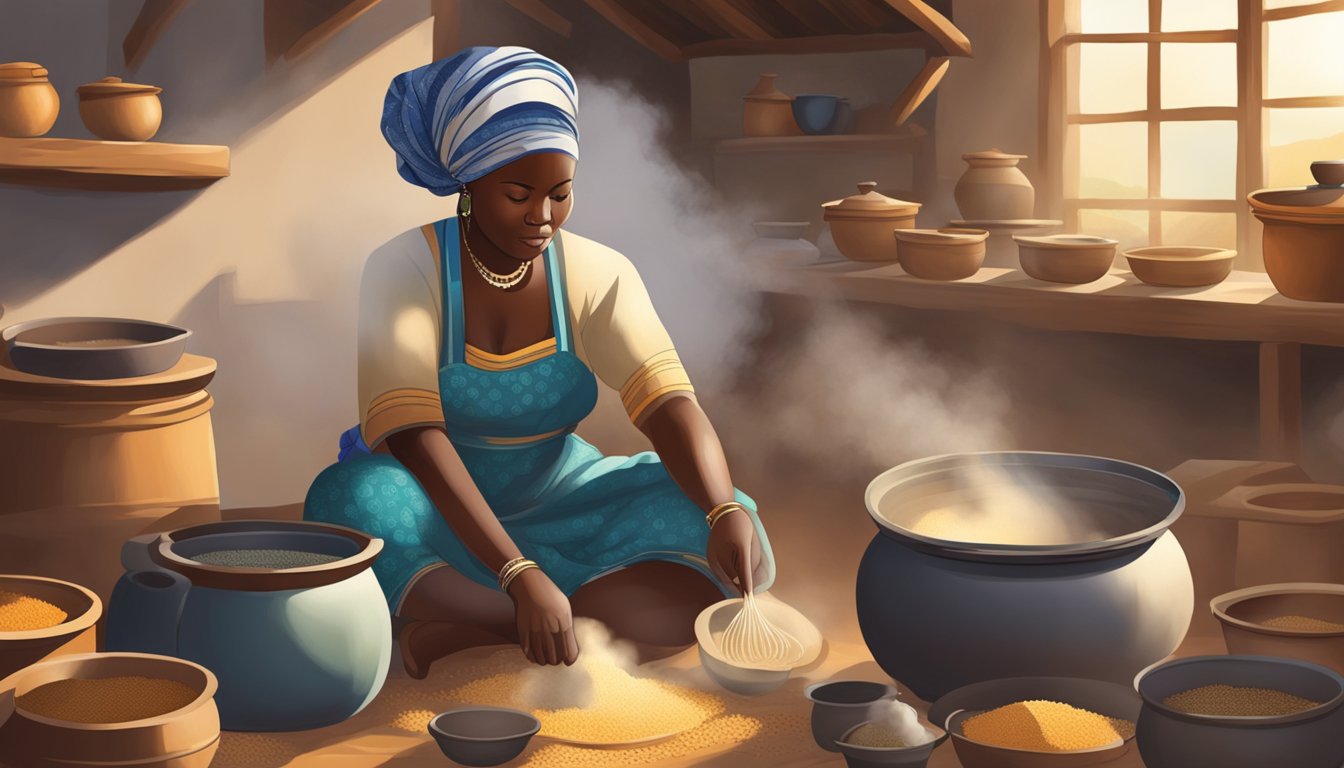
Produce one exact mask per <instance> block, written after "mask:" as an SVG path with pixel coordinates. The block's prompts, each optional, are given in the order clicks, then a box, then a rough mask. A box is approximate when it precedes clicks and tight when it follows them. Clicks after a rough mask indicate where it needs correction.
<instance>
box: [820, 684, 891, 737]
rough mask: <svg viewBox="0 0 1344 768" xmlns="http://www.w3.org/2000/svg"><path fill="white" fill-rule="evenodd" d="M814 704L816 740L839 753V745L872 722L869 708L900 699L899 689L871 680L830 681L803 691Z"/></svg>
mask: <svg viewBox="0 0 1344 768" xmlns="http://www.w3.org/2000/svg"><path fill="white" fill-rule="evenodd" d="M803 693H804V695H806V696H807V698H808V700H809V701H811V702H812V738H813V739H814V740H815V741H816V742H817V746H819V747H821V748H822V749H824V750H826V751H827V752H839V751H840V748H839V747H838V746H837V745H836V742H837V741H839V740H840V738H841V737H842V736H844V735H845V733H847V732H848V731H851V730H853V729H854V728H855V726H858V725H859V724H860V723H863V722H865V721H867V720H869V719H870V718H869V715H868V708H869V707H871V706H872V705H873V704H875V703H877V702H879V701H881V700H882V699H894V698H896V689H895V688H894V687H893V686H890V685H887V684H886V683H871V682H868V681H867V680H828V681H826V682H823V683H814V684H812V685H809V686H808V687H807V688H806V690H804V691H803Z"/></svg>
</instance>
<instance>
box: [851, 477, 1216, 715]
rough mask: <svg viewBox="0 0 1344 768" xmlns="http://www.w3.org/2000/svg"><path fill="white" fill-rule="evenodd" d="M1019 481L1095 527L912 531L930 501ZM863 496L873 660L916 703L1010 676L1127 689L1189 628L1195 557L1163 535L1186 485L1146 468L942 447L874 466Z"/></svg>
mask: <svg viewBox="0 0 1344 768" xmlns="http://www.w3.org/2000/svg"><path fill="white" fill-rule="evenodd" d="M1022 492H1027V493H1029V494H1032V497H1033V498H1037V497H1040V498H1048V499H1049V500H1050V507H1051V508H1052V509H1056V510H1059V513H1060V515H1061V516H1062V518H1063V519H1064V520H1066V521H1067V522H1068V523H1069V524H1070V525H1075V526H1081V527H1084V528H1088V529H1091V530H1090V531H1089V532H1088V533H1086V534H1079V535H1077V536H1076V538H1068V537H1056V538H1055V539H1053V541H1054V542H1055V543H1045V544H1030V543H1027V544H1023V543H1015V544H999V543H994V542H992V541H991V542H985V541H969V542H968V541H957V540H954V539H955V536H957V535H964V536H965V538H980V537H977V536H973V535H969V534H960V533H958V532H955V531H954V532H952V533H951V534H949V533H946V532H945V533H942V534H940V535H941V536H942V537H941V538H939V537H935V536H932V535H926V534H921V533H918V532H916V530H915V528H918V527H920V526H919V523H920V521H921V518H923V517H924V516H925V515H926V514H928V513H930V512H933V511H934V510H938V509H947V510H957V511H959V512H964V513H973V511H974V510H989V511H995V510H996V509H1000V511H1001V508H996V507H995V506H994V505H995V504H996V503H997V504H1007V503H1008V500H1010V499H1012V498H1016V497H1018V496H1020V494H1021V493H1022ZM866 502H867V506H868V513H869V515H870V516H871V517H872V519H873V521H874V522H875V523H876V524H877V527H878V534H877V536H875V537H874V538H873V541H872V543H871V544H870V545H869V546H868V550H867V552H866V553H865V554H864V556H863V560H862V562H861V563H860V565H859V573H858V579H857V602H858V618H859V628H860V629H861V630H862V632H863V638H864V641H865V642H866V643H867V645H868V648H869V650H870V651H871V652H872V654H873V658H874V659H876V660H877V663H878V664H879V665H881V667H882V669H883V670H885V671H886V672H887V674H889V675H891V676H892V678H894V679H896V680H899V681H900V682H902V683H905V684H906V685H907V686H909V688H910V689H911V690H912V691H914V693H915V694H916V695H917V696H919V697H920V698H921V699H924V700H925V701H933V700H935V699H937V698H939V697H941V696H942V695H944V694H946V693H947V692H949V691H952V690H954V689H957V688H960V687H962V686H965V685H970V684H972V683H977V682H981V681H984V680H994V679H998V678H1005V677H1023V676H1033V677H1034V676H1042V677H1081V678H1089V679H1095V680H1108V681H1111V682H1116V683H1121V684H1130V683H1131V682H1132V681H1133V679H1134V675H1135V674H1136V673H1138V672H1139V671H1140V670H1142V669H1144V668H1145V667H1148V666H1149V665H1151V664H1153V663H1155V662H1157V661H1159V660H1161V659H1163V658H1165V657H1166V656H1168V655H1169V654H1170V653H1171V652H1172V651H1174V650H1175V649H1176V647H1177V646H1178V645H1180V642H1181V640H1182V639H1184V637H1185V633H1186V630H1188V629H1189V626H1190V619H1191V616H1192V614H1193V611H1194V588H1193V585H1192V582H1191V577H1190V568H1189V565H1188V563H1187V562H1186V559H1185V553H1184V552H1183V551H1182V550H1181V546H1180V544H1179V543H1178V542H1177V541H1176V538H1175V537H1174V536H1173V535H1172V534H1171V532H1170V531H1168V530H1167V529H1168V527H1170V526H1171V524H1172V523H1173V522H1175V521H1176V519H1177V518H1178V517H1179V516H1180V514H1181V511H1182V510H1183V508H1184V506H1185V499H1184V495H1183V493H1182V492H1181V489H1180V488H1179V487H1178V486H1177V485H1176V483H1175V482H1173V481H1172V480H1171V479H1170V478H1168V477H1166V476H1165V475H1163V474H1161V473H1159V472H1156V471H1154V470H1151V469H1148V468H1147V467H1142V466H1139V465H1137V464H1130V463H1127V462H1123V461H1116V460H1113V459H1105V458H1099V457H1095V456H1078V455H1072V454H1060V453H1033V452H994V453H975V454H955V455H948V456H936V457H933V458H928V459H921V460H919V461H913V462H909V463H907V464H902V465H901V466H899V467H896V468H894V469H891V470H888V471H886V472H884V473H882V474H881V475H878V476H877V478H875V479H874V480H873V482H872V483H871V484H870V485H869V486H868V491H867V495H866ZM1014 514H1015V515H1016V514H1017V513H1014ZM1012 521H1013V523H1014V525H1017V524H1018V521H1020V524H1021V525H1022V526H1033V525H1034V524H1033V523H1032V522H1031V521H1030V520H1029V519H1028V518H1027V517H1026V516H1024V515H1017V516H1015V517H1013V518H1012ZM965 530H967V531H969V529H965ZM1028 530H1035V528H1029V529H1028ZM1027 540H1030V536H1027ZM1061 542H1062V543H1061Z"/></svg>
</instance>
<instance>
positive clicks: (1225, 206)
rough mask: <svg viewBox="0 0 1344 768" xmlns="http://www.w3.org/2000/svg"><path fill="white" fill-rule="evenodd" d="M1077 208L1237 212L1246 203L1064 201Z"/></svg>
mask: <svg viewBox="0 0 1344 768" xmlns="http://www.w3.org/2000/svg"><path fill="white" fill-rule="evenodd" d="M1064 204H1065V205H1068V206H1073V207H1075V208H1102V209H1110V210H1118V211H1188V212H1196V213H1199V212H1203V213H1237V212H1240V211H1241V209H1242V207H1243V206H1245V203H1244V202H1242V200H1241V199H1240V198H1237V199H1227V200H1187V199H1176V198H1169V197H1157V198H1151V199H1150V198H1147V197H1082V198H1071V199H1068V200H1065V201H1064Z"/></svg>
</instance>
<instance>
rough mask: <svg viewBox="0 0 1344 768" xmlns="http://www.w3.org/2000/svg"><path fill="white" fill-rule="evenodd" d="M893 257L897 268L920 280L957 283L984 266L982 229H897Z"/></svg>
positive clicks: (985, 235)
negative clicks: (896, 260)
mask: <svg viewBox="0 0 1344 768" xmlns="http://www.w3.org/2000/svg"><path fill="white" fill-rule="evenodd" d="M893 234H894V235H895V236H896V256H897V258H898V259H899V260H900V262H901V269H904V270H905V271H906V272H909V273H910V274H911V275H913V276H915V277H918V278H922V279H924V280H961V279H963V278H967V277H970V276H971V275H974V274H975V273H976V272H979V271H980V266H981V265H982V264H984V263H985V240H986V239H987V238H988V237H989V232H986V231H985V230H983V229H958V228H953V227H948V228H944V229H898V230H896V231H895V232H894V233H893Z"/></svg>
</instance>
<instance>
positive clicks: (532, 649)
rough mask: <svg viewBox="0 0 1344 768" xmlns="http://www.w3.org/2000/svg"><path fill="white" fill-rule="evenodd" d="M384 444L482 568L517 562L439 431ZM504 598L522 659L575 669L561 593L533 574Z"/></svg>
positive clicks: (398, 436)
mask: <svg viewBox="0 0 1344 768" xmlns="http://www.w3.org/2000/svg"><path fill="white" fill-rule="evenodd" d="M386 443H387V447H388V450H389V451H390V452H391V453H392V456H393V457H394V458H396V460H397V461H399V462H401V464H402V466H404V467H406V469H407V470H409V471H410V473H411V474H412V475H414V476H415V479H416V480H419V481H420V485H421V487H423V488H424V489H425V493H426V494H427V495H428V496H429V500H430V501H431V502H433V503H434V507H435V508H436V509H437V510H438V512H439V514H440V515H442V516H443V519H444V520H445V521H446V522H447V523H448V526H449V527H450V528H452V529H453V533H454V534H456V535H457V537H458V539H460V540H461V541H462V543H463V544H464V545H465V546H466V548H467V550H468V551H470V552H471V553H472V554H473V555H475V556H476V559H478V560H480V561H481V563H483V564H484V565H485V567H486V568H489V569H490V570H491V571H493V572H495V573H498V572H499V570H500V569H501V568H503V567H504V565H505V564H506V563H507V562H509V561H510V560H513V559H514V558H517V557H522V552H521V551H520V550H519V549H518V545H517V544H515V543H514V542H513V539H512V538H510V537H509V534H508V532H507V531H505V530H504V526H503V525H502V524H500V522H499V518H497V517H495V513H494V511H493V510H491V509H490V505H489V504H488V503H487V502H486V500H485V497H484V496H482V495H481V491H480V489H479V488H477V487H476V482H475V481H474V480H472V478H471V475H470V474H469V473H468V472H467V467H466V465H465V464H463V463H462V457H461V456H459V455H458V453H457V449H455V448H454V447H453V444H452V443H451V442H450V441H449V440H448V435H447V433H445V432H444V431H443V429H442V428H440V427H413V428H411V429H405V430H402V431H400V432H396V433H394V434H392V435H391V436H389V437H388V438H387V441H386ZM509 597H511V598H512V599H513V601H514V605H515V608H516V611H517V621H518V637H519V644H520V645H521V646H522V648H523V652H524V653H525V654H526V655H527V657H528V658H529V659H531V660H533V661H535V662H537V663H538V664H556V663H560V662H564V663H566V664H572V663H574V659H575V658H577V656H578V643H577V642H576V641H575V639H574V629H573V617H572V615H571V612H570V606H569V600H568V599H567V598H566V597H565V595H564V593H563V592H561V591H560V590H559V589H558V588H557V587H556V586H555V584H554V583H552V582H551V580H550V579H549V578H547V577H546V576H545V574H543V573H542V572H541V571H540V570H536V569H533V570H529V571H524V572H522V573H521V574H520V575H519V576H518V577H517V578H515V579H514V581H513V583H512V584H510V585H509Z"/></svg>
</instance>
